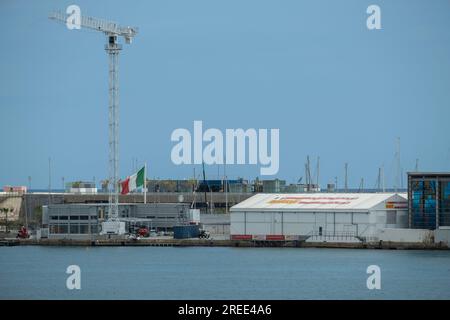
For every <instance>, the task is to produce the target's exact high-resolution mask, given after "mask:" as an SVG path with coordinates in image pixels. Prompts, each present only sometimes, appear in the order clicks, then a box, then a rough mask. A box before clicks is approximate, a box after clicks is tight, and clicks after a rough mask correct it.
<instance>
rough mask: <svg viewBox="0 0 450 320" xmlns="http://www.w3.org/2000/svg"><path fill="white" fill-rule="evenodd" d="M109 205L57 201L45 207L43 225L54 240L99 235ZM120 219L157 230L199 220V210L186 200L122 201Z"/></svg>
mask: <svg viewBox="0 0 450 320" xmlns="http://www.w3.org/2000/svg"><path fill="white" fill-rule="evenodd" d="M107 210H108V204H107V203H105V204H54V205H48V206H43V210H42V226H43V228H48V237H49V238H53V239H91V238H95V237H96V236H98V235H99V233H100V231H101V230H100V229H101V223H102V222H103V221H105V219H106V218H107ZM119 219H120V220H121V221H124V222H125V223H126V230H127V231H131V229H132V228H133V227H135V226H146V227H148V228H149V229H154V230H156V231H170V230H172V228H173V226H175V225H178V224H181V223H186V224H189V223H199V222H200V213H199V210H195V209H190V205H189V204H185V203H147V204H143V203H121V204H119Z"/></svg>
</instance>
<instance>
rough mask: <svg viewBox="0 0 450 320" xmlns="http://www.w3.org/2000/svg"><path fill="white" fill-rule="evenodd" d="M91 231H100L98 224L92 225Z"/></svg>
mask: <svg viewBox="0 0 450 320" xmlns="http://www.w3.org/2000/svg"><path fill="white" fill-rule="evenodd" d="M91 233H94V234H95V233H98V226H97V225H96V224H94V225H91Z"/></svg>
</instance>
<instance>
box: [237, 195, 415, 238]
mask: <svg viewBox="0 0 450 320" xmlns="http://www.w3.org/2000/svg"><path fill="white" fill-rule="evenodd" d="M230 212H231V218H230V220H231V224H230V236H231V239H234V240H300V239H311V240H314V239H315V240H317V241H344V242H345V241H361V240H365V241H376V240H377V239H378V234H379V233H380V231H382V230H383V229H385V228H407V227H408V202H407V195H406V193H303V194H263V193H261V194H256V195H254V196H253V197H251V198H249V199H247V200H245V201H243V202H241V203H239V204H237V205H235V206H233V207H232V208H231V209H230ZM307 241H308V240H307Z"/></svg>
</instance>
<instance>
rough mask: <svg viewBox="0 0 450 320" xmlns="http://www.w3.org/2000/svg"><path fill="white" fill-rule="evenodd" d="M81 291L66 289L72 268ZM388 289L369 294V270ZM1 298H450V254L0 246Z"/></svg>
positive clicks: (331, 250)
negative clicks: (77, 270)
mask: <svg viewBox="0 0 450 320" xmlns="http://www.w3.org/2000/svg"><path fill="white" fill-rule="evenodd" d="M72 264H76V265H79V266H80V268H81V290H72V291H70V290H68V289H67V288H66V279H67V277H68V275H67V274H66V273H65V271H66V268H67V266H68V265H72ZM372 264H376V265H378V266H380V268H381V271H382V279H381V282H382V289H381V290H378V291H374V290H372V291H370V290H368V289H367V287H366V279H367V277H368V275H367V274H366V268H367V266H369V265H372ZM0 298H2V299H11V298H19V299H32V298H35V299H450V252H448V251H447V252H444V251H384V250H383V251H381V250H343V249H342V250H341V249H334V250H333V249H288V248H283V249H281V248H170V247H164V248H161V247H141V248H135V247H111V248H96V247H89V248H76V247H73V248H70V247H69V248H68V247H31V246H30V247H0Z"/></svg>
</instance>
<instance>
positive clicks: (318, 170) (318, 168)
mask: <svg viewBox="0 0 450 320" xmlns="http://www.w3.org/2000/svg"><path fill="white" fill-rule="evenodd" d="M319 173H320V157H317V179H316V187H317V190H318V189H319Z"/></svg>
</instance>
